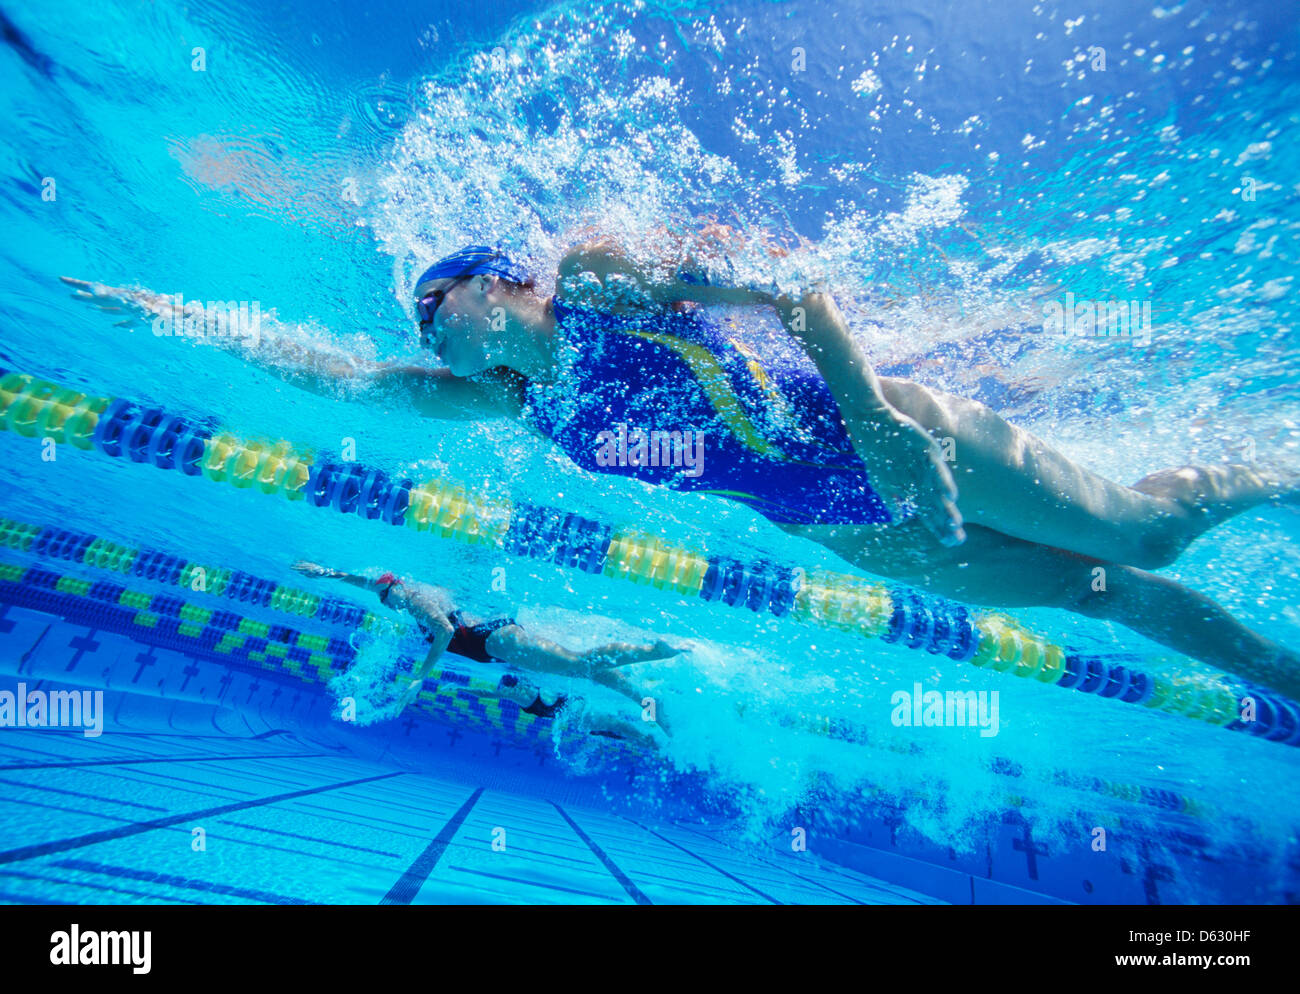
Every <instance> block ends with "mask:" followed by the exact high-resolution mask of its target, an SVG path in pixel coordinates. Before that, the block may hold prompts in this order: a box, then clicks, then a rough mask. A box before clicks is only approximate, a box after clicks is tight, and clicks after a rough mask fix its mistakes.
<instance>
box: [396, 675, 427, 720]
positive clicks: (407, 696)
mask: <svg viewBox="0 0 1300 994" xmlns="http://www.w3.org/2000/svg"><path fill="white" fill-rule="evenodd" d="M423 686H424V678H423V677H420V678H417V679H415V680H412V681H411V682H410V683H408V684H407V685H406V690H404V691H403V692H402V696H401V697H399V698H398V699H397V704H396V705H394V707H393V717H394V718H396V717H397V716H398V715H400V714H401V713H402V712H403V711H405V710H406V709H407V708H408V707H409V706H410V704H411V702H412V701H413V700H415V698H416V697H417V696H418V695H419V693H420V688H421V687H423Z"/></svg>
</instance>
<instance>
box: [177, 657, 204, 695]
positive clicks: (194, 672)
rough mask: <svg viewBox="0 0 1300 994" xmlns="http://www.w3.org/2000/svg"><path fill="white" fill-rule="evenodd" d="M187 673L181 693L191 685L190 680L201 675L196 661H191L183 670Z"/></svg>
mask: <svg viewBox="0 0 1300 994" xmlns="http://www.w3.org/2000/svg"><path fill="white" fill-rule="evenodd" d="M181 672H182V673H184V674H185V682H184V683H182V684H181V693H185V688H186V687H188V686H189V685H190V680H192V679H193V678H194V677H196V676H198V675H199V672H200V670H199V667H198V664H196V663H190V664H189V665H188V666H186V667H185V669H183V670H181Z"/></svg>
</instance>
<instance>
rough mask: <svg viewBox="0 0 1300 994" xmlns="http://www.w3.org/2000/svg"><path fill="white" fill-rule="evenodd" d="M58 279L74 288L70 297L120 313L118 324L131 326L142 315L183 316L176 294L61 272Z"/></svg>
mask: <svg viewBox="0 0 1300 994" xmlns="http://www.w3.org/2000/svg"><path fill="white" fill-rule="evenodd" d="M59 279H60V280H62V281H63V282H64V283H66V284H67V285H68V286H70V287H72V288H73V289H74V291H75V292H74V293H73V294H72V299H73V300H80V301H83V302H85V303H87V304H90V305H91V306H93V307H97V308H99V309H100V310H101V311H107V312H108V313H110V314H122V315H123V318H122V320H121V321H118V322H116V326H117V327H120V328H132V329H134V327H135V325H136V323H137V322H138V321H140V320H141V319H149V320H152V319H154V318H167V319H174V318H176V317H179V318H180V319H181V320H184V316H185V315H184V311H183V310H182V311H177V308H176V301H175V298H174V297H169V296H167V295H165V294H161V293H154V292H152V291H150V290H131V289H129V288H127V287H118V286H108V285H107V284H105V283H91V282H89V281H87V280H78V279H74V278H73V277H71V276H60V277H59Z"/></svg>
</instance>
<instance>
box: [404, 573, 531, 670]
mask: <svg viewBox="0 0 1300 994" xmlns="http://www.w3.org/2000/svg"><path fill="white" fill-rule="evenodd" d="M394 586H396V584H393V583H390V584H388V586H386V587H384V589H383V590H382V591H380V594H379V600H380V603H382V604H385V605H386V604H387V603H388V595H389V593H391V592H392V589H393V587H394ZM447 620H448V621H450V622H451V624H452V627H453V628H455V631H454V632H453V633H452V636H451V641H450V642H449V643H447V648H448V649H449V650H451V651H452V652H454V653H456V655H458V656H464V657H465V658H466V659H472V660H474V661H475V662H476V663H502V662H505V660H503V659H498V658H497V657H496V656H494V655H492V654H491V653H490V652H488V651H487V640H488V636H489V635H491V634H492V633H493V632H495V631H496V630H497V629H498V628H505V627H506V626H507V625H515V624H518V622H517V621H515V619H514V618H493V619H492V620H491V621H482V622H479V623H478V624H477V625H466V624H465V623H464V621H462V620H461V616H460V612H459V611H452V612H451V614H449V615H447ZM416 624H417V625H419V627H420V631H421V632H423V633H424V640H425V641H426V642H433V641H434V639H435V637H436V636H435V635H434V633H433V632H431V631H429V628H428V626H427V625H425V624H424V623H423V622H420V621H417V622H416Z"/></svg>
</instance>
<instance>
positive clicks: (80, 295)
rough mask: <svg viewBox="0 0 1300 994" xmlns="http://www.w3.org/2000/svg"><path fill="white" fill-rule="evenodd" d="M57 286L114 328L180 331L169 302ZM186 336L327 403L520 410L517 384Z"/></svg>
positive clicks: (467, 413)
mask: <svg viewBox="0 0 1300 994" xmlns="http://www.w3.org/2000/svg"><path fill="white" fill-rule="evenodd" d="M59 279H61V280H62V281H63V282H64V283H66V284H68V286H71V287H73V288H75V291H76V292H75V293H74V294H73V297H74V298H75V299H77V300H81V301H84V302H86V303H89V304H92V305H94V306H96V307H98V308H99V309H100V310H103V311H107V312H109V313H111V314H123V315H125V319H124V320H122V321H119V322H117V323H118V324H119V325H123V326H129V325H131V324H133V323H135V322H136V321H139V320H144V321H146V322H153V321H154V320H155V319H159V318H161V319H163V320H165V321H167V322H169V325H168V327H184V319H185V315H184V309H183V308H181V309H178V308H177V307H176V304H175V299H174V298H173V297H169V296H167V295H165V294H161V293H154V292H152V291H149V290H132V289H129V288H126V287H113V286H107V285H105V284H103V283H90V282H87V281H86V280H78V279H72V278H71V277H68V276H60V277H59ZM194 337H195V338H200V337H201V338H202V340H203V341H205V342H207V343H208V344H212V345H216V346H217V347H218V348H223V349H225V350H226V351H228V352H231V353H233V354H234V355H237V356H239V357H240V358H241V359H243V360H245V361H246V362H248V363H250V364H251V365H254V366H256V367H258V368H259V369H262V370H265V371H266V372H268V373H270V374H272V375H273V376H276V377H278V378H279V379H281V380H284V381H285V382H286V383H290V384H292V385H294V386H296V387H300V388H301V389H303V390H308V391H310V392H312V393H317V394H321V395H323V396H326V397H330V398H338V397H340V396H346V395H347V394H349V393H355V392H356V391H359V390H360V389H363V388H366V387H371V386H375V387H380V388H384V389H389V390H393V391H396V392H398V393H402V394H406V395H407V396H408V399H409V401H410V403H411V405H412V407H413V408H414V409H415V411H416V412H417V413H419V414H422V415H423V416H424V417H427V418H438V419H442V420H474V419H477V418H482V417H492V416H502V415H505V416H515V415H517V414H518V413H519V411H520V410H522V408H523V402H522V396H521V393H520V390H519V388H518V386H517V384H515V383H513V382H511V381H510V380H509V379H508V378H503V377H501V376H499V375H491V374H483V375H482V376H479V377H476V378H473V379H464V378H460V377H456V376H453V375H452V374H451V372H450V371H449V370H446V369H430V368H427V367H424V366H418V365H414V364H412V363H406V362H377V361H375V360H373V359H366V358H363V357H361V356H353V355H348V354H347V353H345V352H342V351H340V350H335V349H328V348H325V347H323V346H321V345H317V344H314V343H309V342H306V341H302V340H300V339H297V338H294V337H291V336H288V335H276V334H268V333H266V332H265V330H262V331H260V332H259V334H258V335H256V336H255V337H239V336H225V335H216V334H211V335H205V336H200V335H198V334H196V335H195V336H194Z"/></svg>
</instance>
